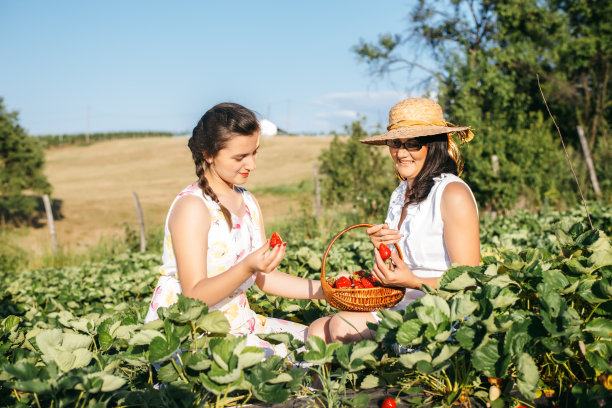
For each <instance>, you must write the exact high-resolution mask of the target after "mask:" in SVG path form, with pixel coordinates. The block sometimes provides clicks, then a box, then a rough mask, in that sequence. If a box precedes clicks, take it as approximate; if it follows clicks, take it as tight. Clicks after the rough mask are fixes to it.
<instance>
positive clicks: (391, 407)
mask: <svg viewBox="0 0 612 408" xmlns="http://www.w3.org/2000/svg"><path fill="white" fill-rule="evenodd" d="M396 406H397V404H396V403H395V400H394V399H393V398H387V399H386V400H384V401H383V403H382V405H381V406H380V408H395V407H396Z"/></svg>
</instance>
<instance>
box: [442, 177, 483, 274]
mask: <svg viewBox="0 0 612 408" xmlns="http://www.w3.org/2000/svg"><path fill="white" fill-rule="evenodd" d="M440 210H441V212H442V221H443V222H444V243H445V244H446V250H447V251H448V256H449V258H450V260H451V262H452V263H454V264H459V265H468V266H478V265H479V264H480V235H479V232H478V228H479V223H478V211H477V209H476V204H475V203H474V199H473V198H472V193H471V192H470V190H469V188H468V187H467V186H466V185H465V184H463V183H457V182H455V183H450V184H448V185H447V186H446V188H445V189H444V192H443V193H442V202H441V203H440Z"/></svg>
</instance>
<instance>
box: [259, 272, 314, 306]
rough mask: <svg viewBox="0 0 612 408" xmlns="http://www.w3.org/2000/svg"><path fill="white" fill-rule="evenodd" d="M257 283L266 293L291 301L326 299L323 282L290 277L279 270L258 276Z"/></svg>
mask: <svg viewBox="0 0 612 408" xmlns="http://www.w3.org/2000/svg"><path fill="white" fill-rule="evenodd" d="M255 283H256V284H257V286H258V287H259V289H261V290H262V291H264V292H265V293H268V294H270V295H275V296H282V297H286V298H291V299H324V298H325V295H324V294H323V288H322V287H321V281H319V280H311V279H304V278H300V277H298V276H294V275H289V274H288V273H285V272H281V271H279V270H278V269H276V270H274V271H272V272H270V273H260V274H258V275H257V279H256V280H255Z"/></svg>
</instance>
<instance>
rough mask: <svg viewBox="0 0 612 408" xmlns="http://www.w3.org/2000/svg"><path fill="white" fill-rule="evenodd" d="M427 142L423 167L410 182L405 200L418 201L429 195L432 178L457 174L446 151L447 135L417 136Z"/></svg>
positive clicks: (455, 166)
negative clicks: (410, 186) (445, 174)
mask: <svg viewBox="0 0 612 408" xmlns="http://www.w3.org/2000/svg"><path fill="white" fill-rule="evenodd" d="M417 140H419V141H420V142H422V143H423V144H427V156H426V157H425V163H424V164H423V168H422V169H421V171H420V172H419V174H417V176H416V177H415V179H414V181H413V182H412V188H410V190H407V192H406V200H407V201H406V202H407V203H410V204H416V203H420V202H421V201H423V200H425V199H426V198H427V196H428V195H429V192H430V191H431V189H432V187H433V186H434V184H435V182H434V178H436V177H438V176H440V175H441V174H442V173H451V174H454V175H455V176H456V175H458V173H459V171H458V169H457V163H455V160H453V158H452V157H451V156H450V154H449V153H448V136H447V135H446V134H441V135H434V136H426V137H419V138H417Z"/></svg>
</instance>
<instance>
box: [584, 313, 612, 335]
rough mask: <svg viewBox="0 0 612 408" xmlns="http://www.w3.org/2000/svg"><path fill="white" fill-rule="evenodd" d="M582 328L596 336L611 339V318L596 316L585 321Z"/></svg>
mask: <svg viewBox="0 0 612 408" xmlns="http://www.w3.org/2000/svg"><path fill="white" fill-rule="evenodd" d="M584 330H585V331H588V332H591V333H592V334H593V336H596V337H602V338H607V339H612V320H610V319H605V318H603V317H598V318H596V319H593V320H591V321H590V322H589V323H587V325H586V326H585V328H584Z"/></svg>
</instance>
